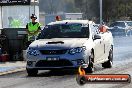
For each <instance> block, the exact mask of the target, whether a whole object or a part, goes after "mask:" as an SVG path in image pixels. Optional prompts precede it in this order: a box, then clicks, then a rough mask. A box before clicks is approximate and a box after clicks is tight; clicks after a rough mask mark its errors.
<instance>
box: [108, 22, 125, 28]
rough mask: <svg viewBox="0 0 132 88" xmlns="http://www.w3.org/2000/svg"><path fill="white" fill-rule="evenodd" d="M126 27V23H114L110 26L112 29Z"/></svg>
mask: <svg viewBox="0 0 132 88" xmlns="http://www.w3.org/2000/svg"><path fill="white" fill-rule="evenodd" d="M116 26H118V27H125V23H124V22H114V23H112V24H111V25H110V27H116Z"/></svg>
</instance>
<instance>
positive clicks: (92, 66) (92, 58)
mask: <svg viewBox="0 0 132 88" xmlns="http://www.w3.org/2000/svg"><path fill="white" fill-rule="evenodd" d="M93 62H94V53H93V52H91V55H90V56H89V61H88V67H87V68H86V69H85V72H86V73H93V71H94V65H93Z"/></svg>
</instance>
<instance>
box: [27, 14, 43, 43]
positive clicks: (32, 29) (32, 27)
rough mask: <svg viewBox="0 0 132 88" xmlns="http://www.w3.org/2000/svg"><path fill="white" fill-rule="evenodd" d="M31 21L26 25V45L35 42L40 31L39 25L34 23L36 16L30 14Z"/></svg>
mask: <svg viewBox="0 0 132 88" xmlns="http://www.w3.org/2000/svg"><path fill="white" fill-rule="evenodd" d="M31 19H32V22H29V23H28V24H27V25H26V31H27V34H28V45H29V44H30V43H31V42H32V41H34V40H36V38H37V36H38V34H39V33H40V30H41V27H40V23H39V22H36V19H37V16H36V15H35V14H32V16H31Z"/></svg>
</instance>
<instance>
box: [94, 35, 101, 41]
mask: <svg viewBox="0 0 132 88" xmlns="http://www.w3.org/2000/svg"><path fill="white" fill-rule="evenodd" d="M96 39H101V36H100V35H94V38H93V40H96Z"/></svg>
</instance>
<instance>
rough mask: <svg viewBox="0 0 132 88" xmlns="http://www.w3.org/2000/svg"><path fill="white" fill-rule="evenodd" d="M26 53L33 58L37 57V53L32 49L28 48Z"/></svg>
mask: <svg viewBox="0 0 132 88" xmlns="http://www.w3.org/2000/svg"><path fill="white" fill-rule="evenodd" d="M27 53H28V54H29V55H34V56H37V55H39V53H38V51H37V50H36V49H33V48H29V49H28V52H27Z"/></svg>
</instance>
